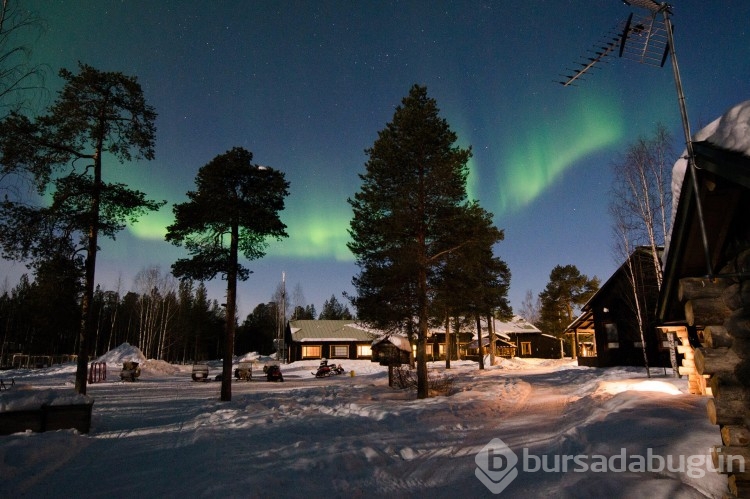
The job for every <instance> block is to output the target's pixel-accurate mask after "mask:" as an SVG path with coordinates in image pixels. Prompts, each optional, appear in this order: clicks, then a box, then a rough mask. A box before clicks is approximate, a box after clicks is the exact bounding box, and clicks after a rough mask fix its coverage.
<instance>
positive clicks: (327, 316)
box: [318, 295, 354, 320]
mask: <svg viewBox="0 0 750 499" xmlns="http://www.w3.org/2000/svg"><path fill="white" fill-rule="evenodd" d="M353 318H354V317H352V314H351V312H349V307H347V306H346V305H344V304H343V303H341V302H339V301H338V300H337V299H336V296H335V295H331V297H330V298H329V299H327V300H326V301H325V302H323V310H322V311H321V312H320V316H319V317H318V319H320V320H344V319H346V320H349V319H353Z"/></svg>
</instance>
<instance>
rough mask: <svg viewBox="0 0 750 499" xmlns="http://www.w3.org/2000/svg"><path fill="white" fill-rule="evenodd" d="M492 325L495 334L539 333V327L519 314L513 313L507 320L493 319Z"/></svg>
mask: <svg viewBox="0 0 750 499" xmlns="http://www.w3.org/2000/svg"><path fill="white" fill-rule="evenodd" d="M493 327H494V329H495V334H523V333H541V331H540V330H539V328H537V327H536V326H534V325H533V324H532V323H530V322H529V321H527V320H526V319H524V318H523V317H521V316H520V315H514V316H513V318H512V319H511V320H510V321H508V322H503V321H499V320H497V319H495V321H494V324H493Z"/></svg>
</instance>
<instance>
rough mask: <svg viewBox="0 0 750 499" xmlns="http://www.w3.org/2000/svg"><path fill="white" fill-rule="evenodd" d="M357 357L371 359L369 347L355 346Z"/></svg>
mask: <svg viewBox="0 0 750 499" xmlns="http://www.w3.org/2000/svg"><path fill="white" fill-rule="evenodd" d="M357 357H372V348H370V345H357Z"/></svg>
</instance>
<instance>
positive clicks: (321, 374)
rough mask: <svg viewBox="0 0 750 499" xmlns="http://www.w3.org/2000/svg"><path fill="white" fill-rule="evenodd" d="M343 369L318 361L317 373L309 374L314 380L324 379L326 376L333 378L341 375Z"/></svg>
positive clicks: (339, 365)
mask: <svg viewBox="0 0 750 499" xmlns="http://www.w3.org/2000/svg"><path fill="white" fill-rule="evenodd" d="M343 373H344V368H343V367H341V364H332V365H330V366H329V365H328V360H326V359H323V360H321V361H320V365H319V366H318V371H317V372H314V373H311V374H312V375H313V376H315V377H316V378H326V377H328V376H335V375H337V374H343Z"/></svg>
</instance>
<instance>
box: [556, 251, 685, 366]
mask: <svg viewBox="0 0 750 499" xmlns="http://www.w3.org/2000/svg"><path fill="white" fill-rule="evenodd" d="M653 262H654V260H653V256H652V252H651V249H650V248H647V247H639V248H636V250H635V251H634V252H633V253H632V254H631V255H630V256H629V257H628V259H627V260H626V261H625V262H624V263H623V264H622V265H621V266H620V267H619V268H618V269H617V271H616V272H615V273H614V274H613V275H612V276H611V277H610V278H609V279H608V280H607V281H606V282H605V283H604V284H603V285H602V286H601V287H600V288H599V290H598V291H597V292H596V293H595V294H594V295H593V296H592V297H591V298H590V299H589V301H588V302H587V303H586V304H585V305H584V306H583V307H582V308H581V314H580V315H579V317H578V318H577V319H576V320H575V321H573V322H572V323H571V324H570V325H569V326H568V327H567V328H566V330H565V334H566V335H567V336H568V337H569V338H571V339H572V342H573V352H574V356H576V357H577V358H578V365H581V366H591V367H608V366H642V365H644V343H643V340H645V351H646V355H647V358H648V365H649V367H668V366H671V360H670V352H669V347H668V344H667V343H666V336H665V335H664V334H663V333H662V332H661V331H660V330H658V329H657V328H656V303H657V299H658V294H659V290H658V285H657V278H656V272H655V268H654V263H653ZM633 283H635V289H636V290H637V293H634V292H633V289H634V285H633ZM636 296H637V299H638V305H639V306H638V307H636V301H635V300H636ZM639 312H640V317H641V324H642V329H643V338H642V337H641V325H640V324H639V321H638V314H639Z"/></svg>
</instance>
